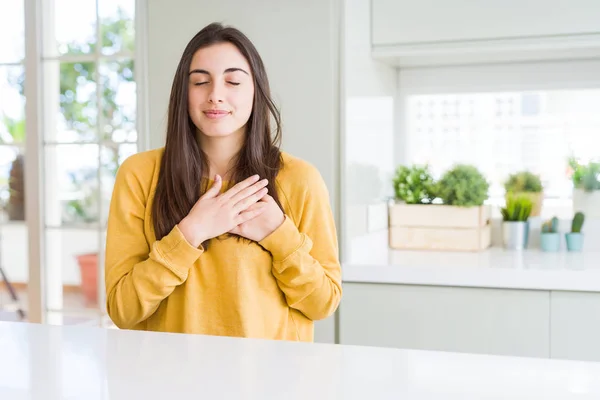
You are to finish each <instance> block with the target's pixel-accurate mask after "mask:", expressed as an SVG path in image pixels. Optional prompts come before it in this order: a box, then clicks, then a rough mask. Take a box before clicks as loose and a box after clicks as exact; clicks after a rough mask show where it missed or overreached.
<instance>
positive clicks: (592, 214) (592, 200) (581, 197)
mask: <svg viewBox="0 0 600 400" xmlns="http://www.w3.org/2000/svg"><path fill="white" fill-rule="evenodd" d="M577 211H581V212H582V213H584V214H585V217H586V218H600V190H595V191H593V192H586V191H585V190H583V189H575V190H573V212H577Z"/></svg>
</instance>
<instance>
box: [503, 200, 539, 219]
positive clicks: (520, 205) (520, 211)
mask: <svg viewBox="0 0 600 400" xmlns="http://www.w3.org/2000/svg"><path fill="white" fill-rule="evenodd" d="M532 208H533V202H532V201H531V199H529V197H527V196H526V195H514V194H509V195H508V196H507V198H506V207H504V208H502V209H501V210H500V211H501V213H502V219H503V220H504V221H523V222H524V221H527V220H528V219H529V216H530V215H531V210H532Z"/></svg>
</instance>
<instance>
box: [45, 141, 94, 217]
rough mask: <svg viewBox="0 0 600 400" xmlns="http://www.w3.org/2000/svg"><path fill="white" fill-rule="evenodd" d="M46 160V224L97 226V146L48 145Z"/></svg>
mask: <svg viewBox="0 0 600 400" xmlns="http://www.w3.org/2000/svg"><path fill="white" fill-rule="evenodd" d="M45 157H46V160H45V166H46V169H45V171H44V174H45V176H44V186H45V193H46V198H45V200H46V201H45V203H46V224H47V225H48V226H54V227H55V226H61V225H63V226H64V225H68V226H96V223H97V222H98V216H99V214H98V211H99V200H100V193H99V191H98V163H99V160H98V145H95V144H83V145H49V146H47V147H46V153H45Z"/></svg>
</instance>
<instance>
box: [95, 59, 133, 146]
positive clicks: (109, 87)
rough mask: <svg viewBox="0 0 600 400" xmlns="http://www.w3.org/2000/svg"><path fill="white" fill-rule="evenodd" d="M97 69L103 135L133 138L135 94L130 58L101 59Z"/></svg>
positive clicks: (112, 138)
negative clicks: (116, 59)
mask: <svg viewBox="0 0 600 400" xmlns="http://www.w3.org/2000/svg"><path fill="white" fill-rule="evenodd" d="M99 72H100V82H101V85H102V99H101V107H102V123H103V128H102V136H103V137H102V139H103V140H110V141H113V142H135V141H136V140H137V131H136V126H135V114H136V98H137V96H136V84H135V81H134V78H133V60H124V61H107V62H102V63H101V64H100V66H99Z"/></svg>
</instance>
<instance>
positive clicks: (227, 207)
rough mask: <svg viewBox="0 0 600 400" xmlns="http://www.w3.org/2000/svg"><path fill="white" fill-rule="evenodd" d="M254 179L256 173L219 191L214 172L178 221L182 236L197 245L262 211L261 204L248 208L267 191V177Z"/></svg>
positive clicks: (218, 179)
mask: <svg viewBox="0 0 600 400" xmlns="http://www.w3.org/2000/svg"><path fill="white" fill-rule="evenodd" d="M258 179H259V177H258V175H254V176H251V177H250V178H247V179H245V180H243V181H242V182H239V183H238V184H236V185H235V186H233V187H232V188H231V189H229V190H227V191H226V192H225V193H222V194H219V193H220V191H221V186H222V184H223V182H222V179H221V177H220V176H219V175H217V176H216V177H215V182H214V184H213V185H212V186H211V188H210V189H208V190H207V191H206V193H204V195H202V196H201V197H200V199H198V201H197V202H196V204H194V206H193V207H192V209H191V210H190V212H189V214H188V215H187V216H186V217H185V218H184V219H182V220H181V222H180V223H179V224H178V227H179V230H180V231H181V233H182V234H183V236H184V237H185V238H186V240H187V241H188V242H189V243H190V244H191V245H192V246H194V247H198V246H199V245H200V244H201V243H203V242H204V241H206V240H208V239H211V238H214V237H217V236H219V235H222V234H224V233H227V232H229V231H231V230H232V229H234V228H235V227H236V226H239V225H240V224H244V223H245V222H247V221H249V220H251V219H252V218H255V217H257V216H258V215H260V214H262V213H263V211H265V209H263V208H262V207H254V208H252V209H250V208H249V207H250V206H252V205H254V204H257V202H258V201H259V200H260V199H261V198H263V197H264V196H265V195H266V194H267V188H266V187H265V186H267V183H268V182H267V180H266V179H263V180H261V181H258Z"/></svg>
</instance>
